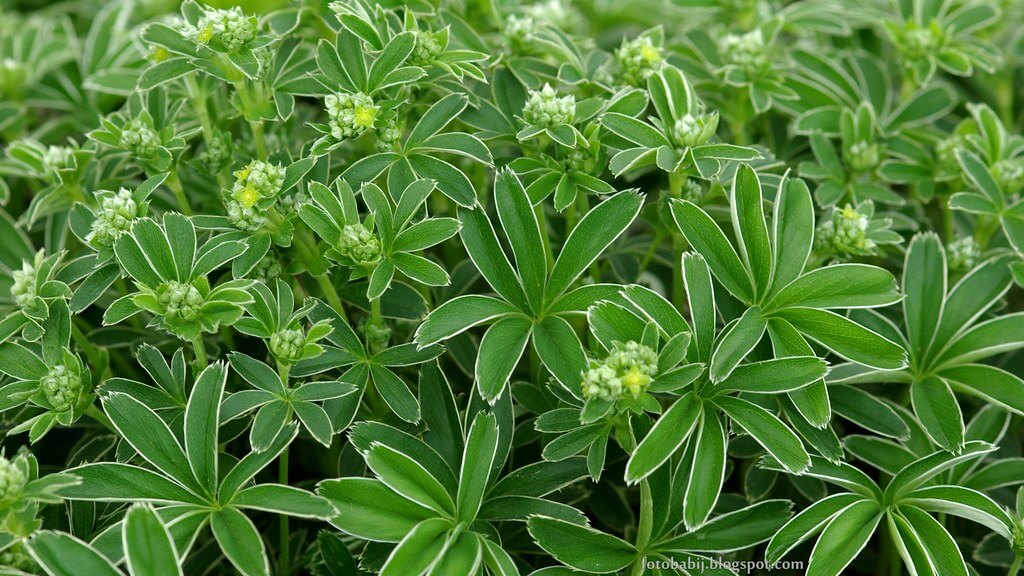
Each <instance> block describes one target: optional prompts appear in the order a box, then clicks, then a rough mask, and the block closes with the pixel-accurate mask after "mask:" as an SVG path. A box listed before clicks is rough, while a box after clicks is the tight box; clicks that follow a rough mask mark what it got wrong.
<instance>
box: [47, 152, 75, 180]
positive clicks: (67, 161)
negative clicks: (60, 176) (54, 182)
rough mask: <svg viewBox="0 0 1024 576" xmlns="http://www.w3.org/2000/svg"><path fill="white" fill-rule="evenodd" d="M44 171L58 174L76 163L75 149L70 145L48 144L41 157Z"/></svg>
mask: <svg viewBox="0 0 1024 576" xmlns="http://www.w3.org/2000/svg"><path fill="white" fill-rule="evenodd" d="M40 161H41V163H42V165H43V172H46V173H49V174H56V173H57V172H58V171H59V170H65V169H67V168H71V167H72V166H74V165H75V149H74V148H72V147H70V146H48V147H47V148H46V152H43V156H42V158H41V160H40Z"/></svg>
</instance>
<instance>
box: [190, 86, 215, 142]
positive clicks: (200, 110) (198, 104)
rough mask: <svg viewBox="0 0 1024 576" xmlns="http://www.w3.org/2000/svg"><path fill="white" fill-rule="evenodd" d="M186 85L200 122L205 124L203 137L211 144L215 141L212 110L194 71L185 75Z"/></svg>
mask: <svg viewBox="0 0 1024 576" xmlns="http://www.w3.org/2000/svg"><path fill="white" fill-rule="evenodd" d="M185 86H186V87H188V93H189V96H191V97H192V107H193V108H195V111H196V116H198V117H199V123H200V124H201V125H202V126H203V138H204V139H205V140H206V142H207V144H209V143H210V142H212V141H213V124H212V123H211V122H210V110H209V109H208V108H207V107H206V93H205V92H203V89H202V88H201V87H200V86H199V82H197V81H196V75H195V73H194V72H192V73H189V74H186V75H185Z"/></svg>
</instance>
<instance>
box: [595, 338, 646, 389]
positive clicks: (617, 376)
mask: <svg viewBox="0 0 1024 576" xmlns="http://www.w3.org/2000/svg"><path fill="white" fill-rule="evenodd" d="M657 372H658V354H657V352H655V351H654V350H652V349H650V348H648V347H647V346H644V345H643V344H640V343H638V342H633V341H629V342H626V343H625V344H623V343H621V342H615V343H614V344H613V347H612V350H611V352H609V354H608V357H607V358H605V359H604V361H603V362H593V363H591V366H590V368H589V369H588V370H586V371H585V372H584V373H583V396H584V397H585V398H599V399H601V400H608V401H614V400H619V399H621V398H627V397H631V398H637V397H639V396H640V394H641V393H643V392H644V391H645V390H646V389H647V386H648V385H649V384H650V383H651V380H652V379H653V378H654V375H655V374H656V373H657Z"/></svg>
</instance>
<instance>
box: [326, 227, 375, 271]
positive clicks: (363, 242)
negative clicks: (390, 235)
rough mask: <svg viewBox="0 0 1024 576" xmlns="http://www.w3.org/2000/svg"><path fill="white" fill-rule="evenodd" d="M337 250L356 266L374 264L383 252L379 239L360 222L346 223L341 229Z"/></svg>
mask: <svg viewBox="0 0 1024 576" xmlns="http://www.w3.org/2000/svg"><path fill="white" fill-rule="evenodd" d="M337 250H338V253H340V254H341V255H342V256H344V257H345V258H348V259H349V260H351V261H352V262H353V263H354V264H356V265H357V266H364V267H370V266H375V265H376V264H377V262H380V259H381V256H382V254H383V247H382V246H381V244H380V240H379V239H378V238H377V236H376V235H374V233H373V232H372V231H370V229H368V228H367V227H366V226H363V225H362V224H346V225H345V226H344V227H343V228H342V229H341V236H340V237H339V238H338V246H337Z"/></svg>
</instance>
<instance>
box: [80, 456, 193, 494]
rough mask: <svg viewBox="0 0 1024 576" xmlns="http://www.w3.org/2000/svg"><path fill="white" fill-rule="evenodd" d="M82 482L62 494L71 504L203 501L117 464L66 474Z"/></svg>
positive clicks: (142, 470) (164, 480) (143, 470)
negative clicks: (87, 501)
mask: <svg viewBox="0 0 1024 576" xmlns="http://www.w3.org/2000/svg"><path fill="white" fill-rule="evenodd" d="M68 473H69V474H74V475H75V476H78V477H79V478H81V480H82V482H81V483H80V484H77V485H75V486H68V487H66V488H63V489H62V490H61V494H62V495H63V496H64V497H66V498H70V499H72V500H91V501H96V502H158V503H166V504H178V503H181V502H189V503H193V504H202V503H203V502H204V501H203V499H202V498H200V497H199V496H197V495H196V494H193V493H192V492H191V491H190V490H188V489H187V488H185V487H183V486H182V485H180V484H178V483H177V482H175V481H173V480H171V479H169V478H167V477H166V476H162V475H160V474H157V473H156V472H152V471H150V470H147V469H146V468H140V467H138V466H132V465H130V464H119V463H116V462H97V463H95V464H84V465H82V466H78V467H76V468H72V469H70V470H68Z"/></svg>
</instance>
